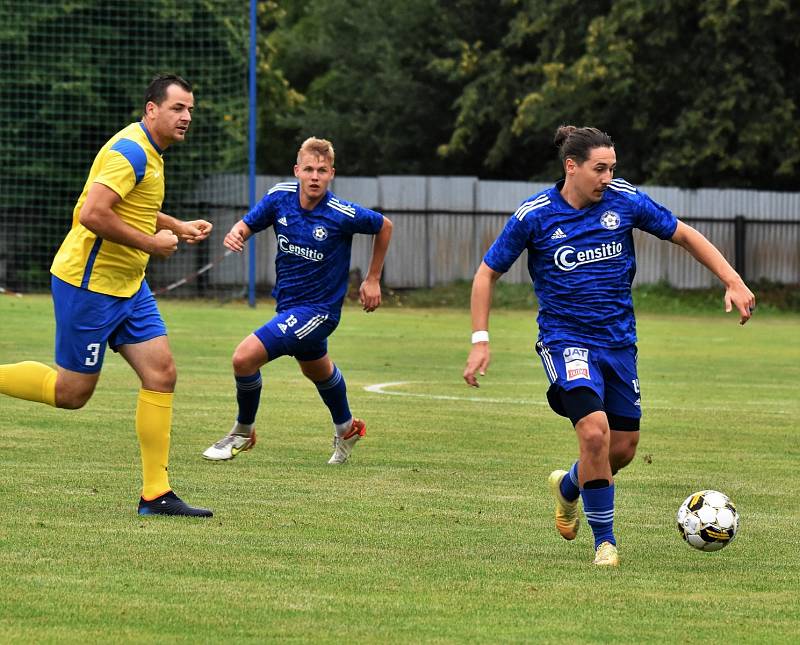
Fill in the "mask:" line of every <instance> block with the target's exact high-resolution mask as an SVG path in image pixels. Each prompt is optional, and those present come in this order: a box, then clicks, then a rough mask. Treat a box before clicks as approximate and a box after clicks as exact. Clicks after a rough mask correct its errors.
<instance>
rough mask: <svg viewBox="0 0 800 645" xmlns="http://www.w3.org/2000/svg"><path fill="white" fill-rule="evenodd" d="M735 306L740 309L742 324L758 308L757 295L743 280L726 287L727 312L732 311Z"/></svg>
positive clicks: (740, 321)
mask: <svg viewBox="0 0 800 645" xmlns="http://www.w3.org/2000/svg"><path fill="white" fill-rule="evenodd" d="M734 307H736V309H738V310H739V315H740V318H739V324H740V325H744V324H745V323H746V322H747V321H748V320H750V317H751V316H752V315H753V310H754V309H755V308H756V297H755V295H754V294H753V292H752V291H750V289H748V288H747V285H746V284H745V283H744V282H743V281H742V280H738V281H737V282H734V283H733V284H731V285H729V286H728V287H727V288H726V289H725V313H730V312H731V311H732V310H733V308H734Z"/></svg>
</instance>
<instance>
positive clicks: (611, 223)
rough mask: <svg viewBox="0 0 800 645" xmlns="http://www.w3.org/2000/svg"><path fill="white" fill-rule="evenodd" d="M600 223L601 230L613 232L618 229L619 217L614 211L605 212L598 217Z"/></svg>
mask: <svg viewBox="0 0 800 645" xmlns="http://www.w3.org/2000/svg"><path fill="white" fill-rule="evenodd" d="M600 223H601V224H602V225H603V228H607V229H608V230H609V231H614V230H616V229H618V228H619V215H617V214H616V213H615V212H614V211H606V212H605V213H603V214H602V215H601V216H600Z"/></svg>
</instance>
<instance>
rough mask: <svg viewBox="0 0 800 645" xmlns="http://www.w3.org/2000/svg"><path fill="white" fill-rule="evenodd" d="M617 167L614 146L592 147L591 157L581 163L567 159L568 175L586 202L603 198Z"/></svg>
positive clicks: (577, 192) (574, 187)
mask: <svg viewBox="0 0 800 645" xmlns="http://www.w3.org/2000/svg"><path fill="white" fill-rule="evenodd" d="M616 168H617V153H616V152H615V151H614V148H605V147H603V148H592V150H591V153H590V154H589V158H588V159H587V160H586V161H584V162H583V163H581V164H579V163H577V162H575V161H574V160H573V159H567V163H566V172H567V177H568V179H569V181H570V183H571V185H572V188H573V189H574V190H575V193H576V194H577V195H578V196H579V197H580V199H581V201H583V202H584V203H585V204H587V205H588V204H595V203H597V202H599V201H600V200H601V199H602V198H603V193H604V192H605V190H606V188H608V185H609V184H610V183H611V180H612V179H613V178H614V171H615V170H616Z"/></svg>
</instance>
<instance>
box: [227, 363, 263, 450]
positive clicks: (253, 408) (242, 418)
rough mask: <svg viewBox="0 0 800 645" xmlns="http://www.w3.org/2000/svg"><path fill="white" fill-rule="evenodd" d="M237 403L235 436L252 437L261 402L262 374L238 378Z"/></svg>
mask: <svg viewBox="0 0 800 645" xmlns="http://www.w3.org/2000/svg"><path fill="white" fill-rule="evenodd" d="M235 378H236V403H237V404H238V405H239V414H238V415H237V417H236V421H237V422H238V423H237V425H236V427H235V429H234V431H233V432H234V434H241V435H243V436H245V437H249V436H250V431H251V430H252V429H253V424H254V423H255V421H256V413H257V412H258V404H259V402H260V401H261V372H256V373H255V374H251V375H250V376H236V377H235Z"/></svg>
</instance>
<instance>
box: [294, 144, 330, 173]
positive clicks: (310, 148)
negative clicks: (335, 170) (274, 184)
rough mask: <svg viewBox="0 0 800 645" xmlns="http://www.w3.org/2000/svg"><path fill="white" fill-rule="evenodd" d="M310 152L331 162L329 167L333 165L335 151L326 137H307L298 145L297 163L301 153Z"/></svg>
mask: <svg viewBox="0 0 800 645" xmlns="http://www.w3.org/2000/svg"><path fill="white" fill-rule="evenodd" d="M306 153H310V154H313V155H316V156H317V157H322V158H323V159H327V160H328V161H330V162H331V167H333V160H334V157H335V155H336V153H335V152H334V151H333V144H332V143H331V142H330V141H328V140H327V139H317V137H309V138H308V139H306V140H305V141H303V144H302V145H301V146H300V149H299V150H298V151H297V163H298V164H299V163H300V157H301V156H302V155H303V154H306Z"/></svg>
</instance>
